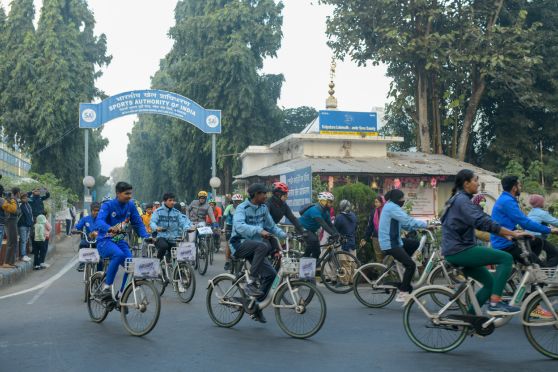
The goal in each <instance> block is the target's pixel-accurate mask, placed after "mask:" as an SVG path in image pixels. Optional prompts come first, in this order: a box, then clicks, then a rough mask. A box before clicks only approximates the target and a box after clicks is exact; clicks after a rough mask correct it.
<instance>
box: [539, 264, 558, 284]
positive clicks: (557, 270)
mask: <svg viewBox="0 0 558 372" xmlns="http://www.w3.org/2000/svg"><path fill="white" fill-rule="evenodd" d="M537 279H539V281H541V282H544V283H547V284H558V267H542V268H539V269H538V272H537Z"/></svg>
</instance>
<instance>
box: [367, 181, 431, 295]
mask: <svg viewBox="0 0 558 372" xmlns="http://www.w3.org/2000/svg"><path fill="white" fill-rule="evenodd" d="M385 198H386V200H387V203H386V204H385V205H384V208H383V209H382V215H381V216H380V224H379V226H378V230H379V231H378V240H379V243H380V249H381V250H382V252H383V253H384V254H385V255H390V256H392V257H393V258H395V259H396V260H397V261H399V262H401V263H402V264H403V266H405V273H404V274H403V280H402V282H401V286H400V287H399V294H398V296H397V298H396V299H395V300H396V301H397V302H405V301H406V300H407V298H408V295H409V293H410V292H411V291H412V290H413V288H412V286H411V280H412V279H413V275H414V273H415V269H416V267H417V266H416V264H415V262H414V261H413V259H412V258H411V257H412V255H413V253H415V251H416V250H417V249H418V247H419V242H418V241H417V240H414V239H402V238H401V229H404V230H407V231H412V230H416V229H424V228H426V227H427V223H426V222H424V221H420V220H416V219H414V218H412V217H411V216H409V215H408V214H407V213H406V212H405V211H404V210H403V208H402V207H403V204H405V194H404V193H403V191H401V190H398V189H394V190H391V191H388V192H387V193H386V195H385Z"/></svg>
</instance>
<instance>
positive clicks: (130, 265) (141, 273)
mask: <svg viewBox="0 0 558 372" xmlns="http://www.w3.org/2000/svg"><path fill="white" fill-rule="evenodd" d="M124 270H125V271H126V272H127V273H129V274H132V273H133V274H134V276H135V277H137V278H148V279H156V278H159V277H160V276H161V264H160V262H159V260H158V259H156V258H132V259H130V258H127V259H126V262H125V263H124Z"/></svg>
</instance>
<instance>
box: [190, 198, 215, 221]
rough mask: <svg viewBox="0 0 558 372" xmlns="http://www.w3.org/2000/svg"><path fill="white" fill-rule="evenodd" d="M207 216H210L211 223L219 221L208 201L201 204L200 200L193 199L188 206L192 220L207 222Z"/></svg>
mask: <svg viewBox="0 0 558 372" xmlns="http://www.w3.org/2000/svg"><path fill="white" fill-rule="evenodd" d="M206 216H209V219H210V220H211V223H217V221H216V220H215V216H214V215H213V208H211V206H210V205H209V203H208V202H205V203H203V204H201V203H200V201H199V200H193V201H192V202H191V203H190V206H189V207H188V217H190V221H192V222H194V223H198V222H205V217H206Z"/></svg>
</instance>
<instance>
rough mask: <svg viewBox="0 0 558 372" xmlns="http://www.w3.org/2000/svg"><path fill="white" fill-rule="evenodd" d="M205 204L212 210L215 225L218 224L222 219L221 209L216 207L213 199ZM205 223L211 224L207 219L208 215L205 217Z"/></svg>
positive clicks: (208, 218) (209, 219)
mask: <svg viewBox="0 0 558 372" xmlns="http://www.w3.org/2000/svg"><path fill="white" fill-rule="evenodd" d="M207 203H208V204H209V206H210V207H211V209H212V210H213V216H215V221H216V222H217V223H220V222H221V217H223V210H222V209H221V207H219V206H217V202H215V199H209V201H208V202H207ZM205 222H206V223H208V224H210V223H211V218H210V217H209V215H207V216H205Z"/></svg>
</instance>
